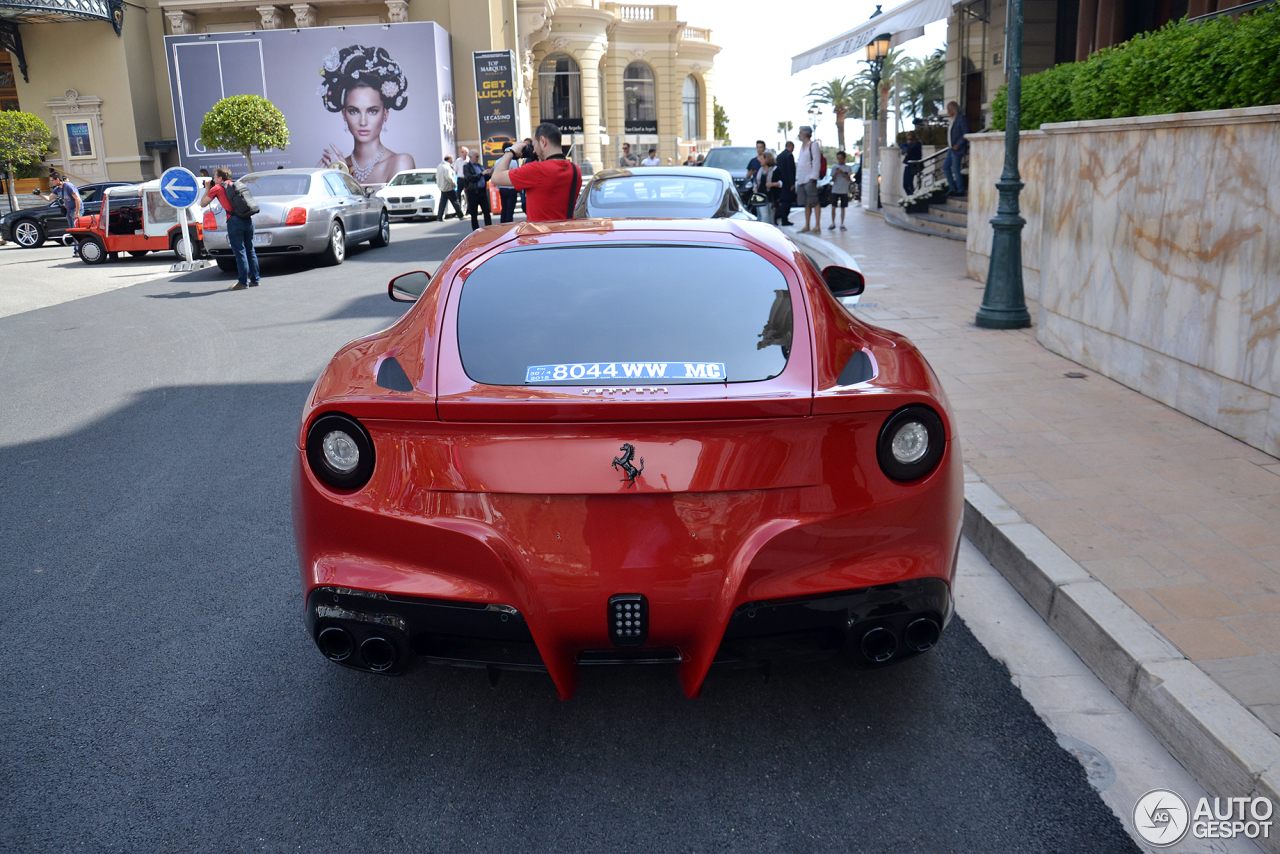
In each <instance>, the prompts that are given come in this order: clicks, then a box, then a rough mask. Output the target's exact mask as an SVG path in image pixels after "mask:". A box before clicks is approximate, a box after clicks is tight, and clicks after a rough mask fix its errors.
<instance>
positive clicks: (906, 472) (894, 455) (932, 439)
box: [876, 404, 946, 481]
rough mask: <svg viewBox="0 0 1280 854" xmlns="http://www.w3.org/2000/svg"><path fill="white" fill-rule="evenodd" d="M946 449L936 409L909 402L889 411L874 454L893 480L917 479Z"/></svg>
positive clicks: (932, 465) (943, 433)
mask: <svg viewBox="0 0 1280 854" xmlns="http://www.w3.org/2000/svg"><path fill="white" fill-rule="evenodd" d="M944 450H946V432H945V431H944V430H943V427H942V419H941V418H939V417H938V413H936V412H934V411H933V410H932V409H930V408H929V407H927V406H923V405H920V404H912V405H911V406H904V407H903V408H902V409H899V410H898V411H897V412H895V413H893V414H892V415H890V416H889V417H888V418H887V419H886V420H885V422H884V426H883V427H881V428H880V439H879V441H878V442H877V443H876V458H877V459H878V460H879V462H880V468H881V470H883V471H884V473H885V474H887V475H888V476H889V477H891V478H893V479H894V480H903V481H905V480H918V479H919V478H922V477H924V476H925V475H927V474H928V473H929V472H931V471H933V470H934V468H935V467H937V465H938V461H939V460H941V459H942V452H943V451H944Z"/></svg>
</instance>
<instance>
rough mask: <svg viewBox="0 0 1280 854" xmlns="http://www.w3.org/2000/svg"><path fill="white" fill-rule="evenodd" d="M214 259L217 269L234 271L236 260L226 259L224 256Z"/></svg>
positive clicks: (226, 271)
mask: <svg viewBox="0 0 1280 854" xmlns="http://www.w3.org/2000/svg"><path fill="white" fill-rule="evenodd" d="M214 260H215V261H216V263H217V265H218V269H219V270H221V271H222V272H224V273H234V272H235V271H236V262H235V261H234V260H227V259H226V258H216V259H214Z"/></svg>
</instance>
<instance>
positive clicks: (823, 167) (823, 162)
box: [818, 149, 827, 181]
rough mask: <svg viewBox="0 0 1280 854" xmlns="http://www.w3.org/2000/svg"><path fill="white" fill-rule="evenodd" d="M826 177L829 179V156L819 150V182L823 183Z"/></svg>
mask: <svg viewBox="0 0 1280 854" xmlns="http://www.w3.org/2000/svg"><path fill="white" fill-rule="evenodd" d="M825 177H827V155H825V154H823V153H822V150H821V149H819V150H818V180H819V181H821V180H822V179H823V178H825Z"/></svg>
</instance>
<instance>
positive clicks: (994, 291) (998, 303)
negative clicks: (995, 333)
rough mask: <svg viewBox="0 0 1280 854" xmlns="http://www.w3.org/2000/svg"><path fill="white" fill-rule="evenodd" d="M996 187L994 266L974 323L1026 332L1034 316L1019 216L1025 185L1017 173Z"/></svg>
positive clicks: (1003, 177) (993, 220)
mask: <svg viewBox="0 0 1280 854" xmlns="http://www.w3.org/2000/svg"><path fill="white" fill-rule="evenodd" d="M1014 162H1015V163H1016V162H1017V161H1016V160H1015V161H1014ZM996 187H997V189H999V191H1000V205H999V207H998V209H997V212H996V215H995V216H994V217H993V218H992V219H991V229H992V232H993V233H992V235H991V266H990V267H988V268H987V287H986V290H985V291H983V293H982V307H981V308H979V309H978V314H977V317H975V318H974V323H976V324H977V325H978V326H981V327H982V328H984V329H1026V328H1027V327H1028V326H1030V325H1031V313H1030V312H1028V311H1027V303H1026V299H1025V298H1024V297H1023V293H1022V226H1023V225H1025V224H1026V220H1024V219H1023V218H1022V217H1020V216H1018V191H1019V190H1021V189H1022V182H1021V181H1019V180H1018V178H1017V176H1016V174H1015V175H1008V174H1006V175H1004V176H1002V177H1001V179H1000V180H999V181H997V182H996Z"/></svg>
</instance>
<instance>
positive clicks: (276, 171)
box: [240, 166, 339, 181]
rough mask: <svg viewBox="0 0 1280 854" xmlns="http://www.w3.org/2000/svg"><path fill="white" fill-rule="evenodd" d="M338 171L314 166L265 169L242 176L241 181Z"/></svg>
mask: <svg viewBox="0 0 1280 854" xmlns="http://www.w3.org/2000/svg"><path fill="white" fill-rule="evenodd" d="M338 171H339V170H337V169H317V168H315V167H314V166H309V167H307V168H305V169H304V168H298V169H263V170H261V171H258V172H249V173H248V174H245V175H241V176H240V180H242V181H243V180H244V179H245V178H248V177H251V176H252V177H254V178H256V177H258V176H259V175H315V174H316V173H318V172H338Z"/></svg>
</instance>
